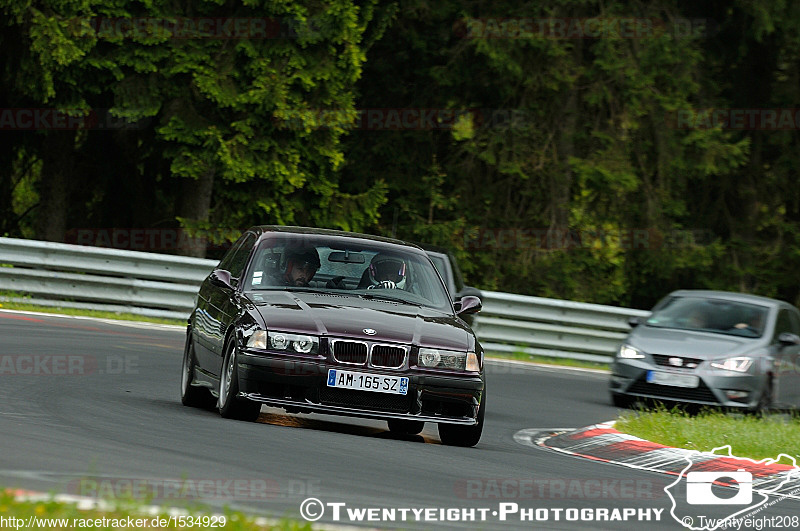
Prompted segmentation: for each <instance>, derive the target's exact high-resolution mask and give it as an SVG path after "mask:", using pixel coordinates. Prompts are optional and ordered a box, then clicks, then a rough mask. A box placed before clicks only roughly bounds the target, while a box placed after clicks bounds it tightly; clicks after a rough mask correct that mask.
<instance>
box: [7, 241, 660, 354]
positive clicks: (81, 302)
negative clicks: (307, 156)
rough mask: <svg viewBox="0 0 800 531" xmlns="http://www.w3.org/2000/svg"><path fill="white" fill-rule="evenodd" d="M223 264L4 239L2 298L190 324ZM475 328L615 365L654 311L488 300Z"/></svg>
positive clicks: (491, 346)
mask: <svg viewBox="0 0 800 531" xmlns="http://www.w3.org/2000/svg"><path fill="white" fill-rule="evenodd" d="M216 264H217V262H216V261H215V260H204V259H199V258H187V257H182V256H172V255H162V254H155V253H144V252H139V251H121V250H116V249H104V248H98V247H85V246H81V245H69V244H62V243H51V242H41V241H32V240H21V239H14V238H0V266H2V265H11V266H13V267H0V292H13V293H18V294H24V295H26V296H27V297H26V298H19V297H13V296H12V297H10V298H11V299H12V300H18V301H20V302H28V303H31V304H38V305H44V306H59V307H66V308H81V309H96V310H106V311H111V312H126V313H133V314H138V315H147V316H153V317H162V318H173V319H185V318H186V317H187V316H188V315H189V313H190V312H191V310H192V308H193V307H194V300H195V296H196V294H197V288H198V286H199V285H200V282H202V280H203V279H204V278H205V277H206V276H207V275H208V273H209V272H210V271H211V270H212V269H213V268H214V266H216ZM482 299H483V310H482V311H481V313H480V315H479V316H478V317H477V318H476V319H475V324H474V328H475V331H476V332H477V334H478V337H479V338H480V340H481V344H482V345H483V347H484V349H485V350H486V351H487V352H490V353H492V352H496V353H510V352H522V353H526V354H530V355H538V356H550V357H556V358H572V359H579V360H585V361H599V362H607V361H610V359H611V357H612V356H613V355H614V352H615V351H616V349H617V347H618V346H619V344H620V343H621V341H622V339H623V338H624V337H625V334H626V333H627V331H628V330H630V327H629V325H628V323H627V320H628V318H629V317H632V316H636V317H644V316H647V315H649V312H646V311H642V310H633V309H629V308H617V307H614V306H603V305H599V304H587V303H580V302H571V301H563V300H557V299H546V298H542V297H530V296H525V295H513V294H509V293H500V292H493V291H484V292H483V294H482Z"/></svg>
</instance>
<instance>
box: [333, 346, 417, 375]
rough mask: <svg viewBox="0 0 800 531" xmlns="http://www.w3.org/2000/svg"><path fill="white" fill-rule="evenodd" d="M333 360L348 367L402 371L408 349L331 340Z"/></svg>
mask: <svg viewBox="0 0 800 531" xmlns="http://www.w3.org/2000/svg"><path fill="white" fill-rule="evenodd" d="M331 344H332V346H333V347H332V348H333V359H334V360H335V361H337V362H339V363H346V364H349V365H366V363H367V360H369V362H370V366H371V367H380V368H382V369H403V368H405V366H406V359H407V353H408V347H405V346H396V345H381V344H376V343H371V342H367V341H347V340H343V339H332V340H331Z"/></svg>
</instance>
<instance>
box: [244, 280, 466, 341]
mask: <svg viewBox="0 0 800 531" xmlns="http://www.w3.org/2000/svg"><path fill="white" fill-rule="evenodd" d="M248 297H249V299H250V300H251V301H252V302H253V304H254V305H255V307H256V309H257V311H258V313H259V314H260V315H261V318H262V319H263V320H264V324H265V325H266V326H267V329H268V330H282V331H286V332H296V333H306V334H314V335H320V336H328V337H347V338H359V339H369V340H371V341H387V342H391V343H401V344H407V345H411V344H413V345H418V346H423V347H437V348H442V349H452V350H459V351H467V350H474V349H475V337H474V334H473V332H472V331H471V330H470V329H469V328H467V327H466V326H465V325H464V324H462V323H461V322H460V321H459V320H458V319H456V318H455V317H454V316H452V315H448V314H446V313H443V312H439V311H436V310H433V309H429V308H420V307H418V306H414V305H410V304H402V303H395V302H387V301H381V300H364V299H360V298H358V297H354V296H347V295H336V294H333V293H331V294H323V293H309V292H290V291H259V292H252V293H249V294H248ZM365 328H366V329H370V328H371V329H373V330H375V334H374V335H367V334H366V333H365V332H364V329H365Z"/></svg>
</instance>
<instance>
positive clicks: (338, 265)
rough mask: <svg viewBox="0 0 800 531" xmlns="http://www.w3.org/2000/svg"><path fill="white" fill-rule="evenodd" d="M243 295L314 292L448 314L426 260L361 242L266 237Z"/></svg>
mask: <svg viewBox="0 0 800 531" xmlns="http://www.w3.org/2000/svg"><path fill="white" fill-rule="evenodd" d="M245 290H292V291H298V292H300V291H314V292H317V293H331V294H336V295H340V296H353V297H361V298H369V299H372V300H385V301H387V302H393V303H397V302H406V303H408V304H413V305H418V306H425V307H430V308H435V309H437V310H442V311H448V312H449V311H452V303H451V302H450V297H449V296H448V294H447V290H446V288H445V287H444V285H443V284H442V282H441V280H440V279H439V277H438V275H437V274H436V271H435V270H434V268H433V266H432V265H431V263H430V262H429V261H428V259H427V257H426V256H425V255H424V254H422V253H415V252H413V251H411V250H409V249H407V248H405V247H403V246H400V245H394V244H390V243H384V242H378V241H372V240H367V239H359V238H347V237H331V236H325V235H314V234H290V233H276V234H274V235H270V236H269V237H268V238H265V239H264V240H263V241H262V242H261V243H260V244H259V246H258V248H257V249H256V251H255V253H254V254H253V256H252V261H251V265H250V267H248V268H247V278H246V284H245Z"/></svg>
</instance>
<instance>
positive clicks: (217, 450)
mask: <svg viewBox="0 0 800 531" xmlns="http://www.w3.org/2000/svg"><path fill="white" fill-rule="evenodd" d="M0 338H1V339H0V344H1V345H2V347H0V349H1V350H0V440H2V443H1V445H0V448H2V452H1V453H0V486H4V487H13V488H21V489H31V490H37V491H45V492H65V493H70V494H75V495H83V496H91V497H94V496H97V495H101V496H105V497H109V498H115V497H118V498H130V497H134V498H137V499H141V500H142V502H145V503H147V502H149V501H150V500H151V499H152V501H153V503H158V504H165V505H174V506H191V507H196V506H198V505H203V506H206V507H209V508H210V510H212V511H221V510H222V509H223V508H224V507H226V506H227V507H231V508H235V509H241V510H244V511H247V512H249V513H252V514H254V515H264V516H272V517H281V516H292V517H295V518H300V506H301V504H302V503H303V501H304V500H306V499H307V498H315V499H317V500H320V501H321V502H323V503H324V504H326V509H325V512H324V514H323V516H322V518H321V520H320V523H331V522H334V520H335V519H334V514H333V513H334V509H335V508H334V506H332V505H327V504H332V503H334V504H335V503H342V504H345V505H343V506H339V507H341V509H340V519H339V520H338V521H336V523H337V524H339V525H357V526H369V527H373V528H425V529H430V528H441V529H445V528H463V529H522V528H525V529H530V528H532V527H536V528H547V529H641V528H642V526H646V527H647V529H651V528H654V529H684V528H683V527H682V526H681V525H680V524H679V523H678V522H677V521H676V520H674V519H673V518H672V516H671V515H670V508H671V501H670V498H669V497H668V496H666V495H665V493H664V490H663V489H664V487H665V486H667V485H668V484H669V483H671V482H672V481H673V480H674V478H673V477H670V476H666V475H663V474H658V473H654V472H646V471H641V470H636V469H630V468H625V467H622V466H616V465H613V464H607V463H601V462H595V461H591V460H587V459H581V458H576V457H571V456H568V455H562V454H559V453H556V452H553V451H550V450H546V449H542V448H535V447H531V446H526V445H523V444H520V443H518V442H516V441H515V439H514V434H515V433H517V432H519V431H520V430H523V429H541V430H548V429H555V428H580V427H584V426H587V425H591V424H595V423H598V422H603V421H606V420H611V419H613V418H615V417H616V416H617V414H618V410H617V408H614V407H613V406H611V405H610V404H609V400H608V395H607V376H606V375H604V374H599V373H593V372H588V371H576V370H565V369H545V368H539V367H533V366H522V365H516V364H507V363H498V362H491V363H490V364H489V366H488V368H487V373H488V374H487V389H488V402H487V404H488V409H487V414H486V425H485V428H484V433H483V438H482V439H481V442H480V443H479V444H478V446H476V447H475V448H453V447H448V446H443V445H441V444H440V443H439V439H438V435H437V432H436V428H435V426H431V425H426V427H425V430H424V431H423V432H422V434H421V435H420V436H412V437H404V438H401V437H397V436H394V435H391V434H390V433H389V432H388V431H387V429H386V426H385V423H383V422H376V421H368V420H358V419H348V418H344V417H333V416H323V415H306V416H302V415H287V414H285V413H283V411H282V410H273V409H267V408H264V409H263V410H262V414H261V418H260V419H259V422H258V423H245V422H237V421H232V420H224V419H222V418H220V417H219V416H218V415H217V414H216V413H215V412H212V411H204V410H197V409H191V408H186V407H183V406H182V405H181V403H180V400H179V383H180V366H181V355H182V350H183V339H184V332H183V331H182V330H179V329H176V328H170V327H161V326H157V325H133V324H119V323H111V322H107V321H99V320H90V319H76V318H66V317H56V316H45V315H41V314H21V313H11V312H3V311H0ZM792 450H795V449H792ZM600 485H602V486H603V487H602V488H599V486H600ZM514 504H516V505H514ZM501 506H502V508H504V510H505V511H506V516H505V520H503V519H501V517H502V514H501V513H500V512H499V511H501V510H502V509H501ZM307 507H309V508H310V509H313V512H316V510H317V509H316V508H315V507H311V506H309V505H307ZM370 508H394V509H396V513H395V514H396V515H397V516H396V518H397V520H396V521H394V522H391V521H371V522H361V523H359V522H355V521H352V520H351V519H350V518H349V517H348V513H347V512H346V511H347V510H348V509H370ZM424 508H436V509H435V510H433V511H429V512H428V513H427V516H426V518H427V520H423V521H416V520H415V519H414V517H413V514H414V513H413V512H411V509H424ZM706 508H707V511H706V513H705V514H706V515H707V516H709V517H710V518H723V517H725V516H728V515H730V514H732V512H733V511H731V510H729V509H728V508H727V507H726V506H724V505H708V506H706ZM401 509H407V511H406V512H405V514H407V515H409V516H408V517H407V520H406V521H402V520H400V515H401V514H402V513H401V511H400V510H401ZM439 509H444V510H443V511H439ZM448 509H449V510H450V511H449V512H448V511H446V510H448ZM462 509H475V511H472V513H469V512H466V513H463V512H461V510H462ZM529 509H530V511H529V512H528V515H529V516H531V517H540V519H539V520H538V521H533V522H527V521H526V522H522V521H520V520H521V512H522V511H523V510H529ZM567 509H577V511H575V510H573V511H572V513H570V514H572V515H573V516H574V515H575V514H582V515H584V516H585V518H583V519H581V518H579V519H578V520H575V521H568V520H567V519H566V518H567V512H566V510H567ZM614 509H619V511H618V514H622V511H623V509H634V510H635V511H628V513H627V514H629V515H631V514H633V516H628V519H627V520H613V521H596V520H593V519H592V518H597V516H596V515H603V514H614V513H613V510H614ZM601 510H606V512H605V513H604V512H603V511H601ZM648 510H649V511H648ZM657 510H661V511H660V519H658V520H657V519H656V518H657V516H656V511H657ZM495 511H498V512H497V513H495ZM377 512H378V511H376V513H377ZM634 513H635V514H634ZM462 514H467V515H469V514H473V515H474V518H475V521H461V522H458V521H448V518H450V519H460V518H461V516H460V515H462ZM642 514H647V515H649V516H650V518H651V520H650V521H649V522H648V521H640V520H639V516H640V515H642ZM448 515H449V516H448ZM758 516H759V517H777V518H778V519H777V520H774V521H773V522H778V523H782V524H784V525H776V526H772V527H776V528H777V527H783V528H786V527H792V526H790V525H785V524H790V523H792V518H795V520H794V522H797V519H796V518H798V517H800V501H796V500H790V499H786V500H782V501H780V502H778V503H775V504H774V505H772V506H770V507H769V508H766V509H764V510H763V511H762V512H760V513H759V514H758ZM545 517H546V519H545ZM556 518H558V519H556ZM442 520H444V521H442ZM796 526H797V524H796V523H795V526H794V527H796ZM744 528H745V527H743V529H744ZM765 528H767V529H768V528H769V527H765Z"/></svg>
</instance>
